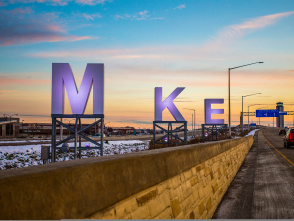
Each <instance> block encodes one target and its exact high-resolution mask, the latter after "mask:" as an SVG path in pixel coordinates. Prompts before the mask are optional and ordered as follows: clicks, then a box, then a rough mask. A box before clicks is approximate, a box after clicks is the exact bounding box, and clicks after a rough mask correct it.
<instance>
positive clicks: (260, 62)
mask: <svg viewBox="0 0 294 221" xmlns="http://www.w3.org/2000/svg"><path fill="white" fill-rule="evenodd" d="M262 63H263V62H262V61H259V62H254V63H250V64H245V65H241V66H237V67H233V68H229V69H228V75H229V137H231V73H230V71H231V70H233V69H237V68H241V67H245V66H249V65H253V64H262Z"/></svg>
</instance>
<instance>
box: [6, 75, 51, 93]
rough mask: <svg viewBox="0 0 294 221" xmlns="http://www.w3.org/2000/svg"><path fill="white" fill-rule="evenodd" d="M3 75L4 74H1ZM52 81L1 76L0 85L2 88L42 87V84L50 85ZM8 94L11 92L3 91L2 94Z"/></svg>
mask: <svg viewBox="0 0 294 221" xmlns="http://www.w3.org/2000/svg"><path fill="white" fill-rule="evenodd" d="M1 75H3V74H1ZM50 83H51V80H49V79H36V78H34V79H31V78H20V77H8V76H0V85H1V86H9V85H12V86H15V85H27V86H28V85H40V84H47V85H48V84H50ZM1 92H2V93H4V92H6V93H8V92H11V91H7V90H2V91H0V93H1Z"/></svg>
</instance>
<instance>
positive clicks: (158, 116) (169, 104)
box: [155, 87, 185, 121]
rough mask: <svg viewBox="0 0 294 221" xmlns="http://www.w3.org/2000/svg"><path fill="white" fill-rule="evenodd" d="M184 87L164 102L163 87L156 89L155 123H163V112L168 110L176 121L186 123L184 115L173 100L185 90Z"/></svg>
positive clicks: (176, 90)
mask: <svg viewBox="0 0 294 221" xmlns="http://www.w3.org/2000/svg"><path fill="white" fill-rule="evenodd" d="M184 89H185V88H184V87H177V88H176V89H175V90H174V91H173V92H172V93H171V94H170V95H169V96H168V97H167V98H166V99H165V100H164V101H163V102H162V87H156V88H155V121H162V111H163V110H164V109H165V108H167V109H168V110H169V112H170V113H171V114H172V115H173V117H174V118H175V120H176V121H185V119H184V118H183V116H182V114H181V113H180V111H179V110H178V108H177V107H176V105H175V104H174V103H173V100H174V99H175V98H176V97H177V96H178V95H179V94H180V93H181V92H182V91H183V90H184Z"/></svg>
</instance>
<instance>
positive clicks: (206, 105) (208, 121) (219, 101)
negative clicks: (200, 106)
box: [204, 99, 224, 124]
mask: <svg viewBox="0 0 294 221" xmlns="http://www.w3.org/2000/svg"><path fill="white" fill-rule="evenodd" d="M223 103H224V99H204V109H205V124H224V119H211V115H212V114H223V113H224V109H211V104H223Z"/></svg>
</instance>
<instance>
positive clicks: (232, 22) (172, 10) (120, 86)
mask: <svg viewBox="0 0 294 221" xmlns="http://www.w3.org/2000/svg"><path fill="white" fill-rule="evenodd" d="M293 27H294V4H293V1H292V0H291V1H286V0H284V1H271V0H255V1H250V0H248V1H238V0H234V1H212V0H203V1H196V0H195V1H158V0H157V1H152V0H145V1H139V0H136V1H135V0H133V1H131V0H130V1H119V0H113V1H104V0H2V1H1V2H0V32H1V35H0V58H1V59H0V82H1V83H0V86H1V88H0V101H1V103H2V104H4V105H3V108H2V110H1V112H3V113H8V114H12V113H18V114H19V115H36V117H35V118H33V117H31V118H26V117H25V116H23V117H24V118H25V119H26V120H27V121H48V122H49V121H50V117H47V118H40V117H38V116H39V115H42V116H43V115H45V116H50V109H51V108H50V105H51V101H50V100H51V71H52V70H51V66H52V63H53V62H65V63H70V65H71V67H72V70H73V72H74V74H75V77H76V80H77V82H78V83H77V84H78V85H79V83H80V81H81V79H82V76H83V73H84V70H85V67H86V64H87V63H93V62H95V63H104V64H105V77H106V80H105V88H106V89H105V90H106V91H105V115H106V120H108V121H110V122H112V123H113V124H114V125H115V124H119V123H125V124H128V125H131V124H133V125H136V126H139V125H141V127H144V126H146V127H147V126H148V125H147V124H146V125H144V124H142V122H150V123H151V122H152V121H153V114H154V111H153V108H154V105H153V99H154V94H153V93H154V87H156V86H162V87H163V91H164V96H168V95H169V93H171V92H172V91H173V89H174V88H175V87H186V89H185V90H184V92H183V93H182V94H181V96H179V98H178V100H177V102H178V103H177V106H178V108H179V109H180V111H181V112H182V114H183V116H184V117H187V118H189V117H190V112H189V111H187V110H183V108H194V109H196V110H197V113H198V114H197V115H196V120H197V121H198V122H199V123H203V121H204V113H203V112H204V108H203V106H204V105H203V100H204V99H205V98H224V99H225V104H224V105H223V106H222V108H224V109H225V114H224V115H223V116H221V118H224V119H225V121H226V119H227V111H228V110H227V109H228V108H227V103H226V102H227V69H228V68H229V67H234V66H239V65H242V64H248V63H252V62H256V61H264V62H265V63H264V64H262V65H254V66H250V67H246V68H242V69H238V70H235V71H234V72H233V73H232V79H231V81H232V89H231V92H232V102H233V103H232V104H233V109H232V114H233V124H238V121H239V115H240V111H241V107H240V105H241V104H240V102H241V97H242V95H246V94H249V93H256V92H260V93H262V95H261V96H259V97H257V96H256V97H255V98H254V97H252V98H250V100H248V101H246V102H247V103H246V104H245V105H249V104H255V103H256V104H257V103H262V104H264V105H263V107H266V106H267V107H266V108H274V107H275V103H276V102H278V101H282V102H284V103H285V104H289V106H285V109H288V110H292V107H291V105H290V104H293V103H294V100H293V99H292V96H290V95H289V93H287V92H288V91H289V90H291V88H292V83H291V82H292V81H293V80H294V79H293V76H292V75H293V74H294V67H293V60H294V56H293V50H294V41H293V36H294V29H293ZM165 91H166V92H165ZM89 105H91V104H89ZM260 107H261V106H260ZM252 108H253V107H252ZM90 109H91V108H88V110H87V111H88V112H89V111H90ZM67 111H68V112H70V108H69V107H68V108H67ZM1 112H0V114H3V113H1ZM164 117H165V118H166V119H168V120H170V119H172V118H171V116H170V114H169V113H168V111H165V112H164ZM187 120H188V119H187ZM252 120H255V119H254V118H252ZM263 120H264V123H267V119H263ZM286 121H287V122H288V123H289V124H292V117H290V116H287V117H286ZM268 122H272V121H271V120H269V121H268Z"/></svg>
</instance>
